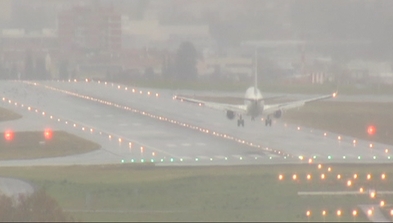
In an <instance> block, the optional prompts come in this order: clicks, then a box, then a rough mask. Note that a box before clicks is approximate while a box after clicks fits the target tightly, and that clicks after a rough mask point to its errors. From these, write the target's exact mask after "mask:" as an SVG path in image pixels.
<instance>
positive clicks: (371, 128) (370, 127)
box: [367, 125, 377, 135]
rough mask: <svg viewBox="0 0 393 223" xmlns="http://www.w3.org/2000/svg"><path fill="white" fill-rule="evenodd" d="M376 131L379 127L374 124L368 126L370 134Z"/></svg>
mask: <svg viewBox="0 0 393 223" xmlns="http://www.w3.org/2000/svg"><path fill="white" fill-rule="evenodd" d="M376 131H377V129H376V128H375V126H373V125H370V126H368V127H367V133H368V134H369V135H374V134H375V132H376Z"/></svg>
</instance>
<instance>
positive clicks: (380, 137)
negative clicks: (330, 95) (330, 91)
mask: <svg viewBox="0 0 393 223" xmlns="http://www.w3.org/2000/svg"><path fill="white" fill-rule="evenodd" d="M392 111H393V103H377V102H339V101H320V102H313V103H309V104H306V105H305V106H304V107H301V108H300V109H299V110H297V109H293V110H288V111H287V112H285V113H284V114H283V116H282V119H283V120H284V121H288V122H290V123H294V124H298V125H301V126H307V127H312V128H318V129H323V130H327V131H331V132H335V133H339V134H343V135H345V136H351V137H354V138H357V139H364V140H370V141H375V142H380V143H386V144H390V145H393V126H392V125H391V123H393V115H392ZM370 125H374V126H375V127H376V132H375V134H374V135H369V134H368V133H367V128H368V126H370Z"/></svg>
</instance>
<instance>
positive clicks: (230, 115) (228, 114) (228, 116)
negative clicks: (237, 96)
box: [227, 110, 235, 120]
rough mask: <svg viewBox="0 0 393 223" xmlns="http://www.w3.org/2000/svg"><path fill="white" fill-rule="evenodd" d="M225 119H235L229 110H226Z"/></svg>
mask: <svg viewBox="0 0 393 223" xmlns="http://www.w3.org/2000/svg"><path fill="white" fill-rule="evenodd" d="M227 118H228V119H230V120H232V119H234V118H235V112H233V111H231V110H227Z"/></svg>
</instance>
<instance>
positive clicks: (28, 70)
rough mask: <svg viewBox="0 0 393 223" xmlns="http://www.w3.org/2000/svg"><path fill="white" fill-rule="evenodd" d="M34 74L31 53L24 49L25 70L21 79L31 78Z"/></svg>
mask: <svg viewBox="0 0 393 223" xmlns="http://www.w3.org/2000/svg"><path fill="white" fill-rule="evenodd" d="M33 76H34V64H33V55H32V52H31V51H30V50H28V51H26V57H25V70H24V73H23V78H21V79H25V80H26V79H27V80H31V79H32V78H31V77H33Z"/></svg>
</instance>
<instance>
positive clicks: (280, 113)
mask: <svg viewBox="0 0 393 223" xmlns="http://www.w3.org/2000/svg"><path fill="white" fill-rule="evenodd" d="M273 116H274V117H275V118H281V116H282V110H281V109H280V110H277V111H275V112H274V114H273Z"/></svg>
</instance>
